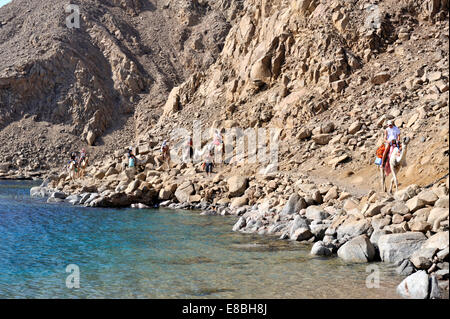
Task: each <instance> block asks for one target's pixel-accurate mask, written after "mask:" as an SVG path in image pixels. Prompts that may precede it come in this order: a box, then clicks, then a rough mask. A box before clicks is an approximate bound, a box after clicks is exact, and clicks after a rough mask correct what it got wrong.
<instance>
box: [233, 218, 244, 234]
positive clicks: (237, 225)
mask: <svg viewBox="0 0 450 319" xmlns="http://www.w3.org/2000/svg"><path fill="white" fill-rule="evenodd" d="M246 224H247V222H246V221H245V218H244V217H242V216H241V217H239V219H238V221H237V222H236V223H235V224H234V226H233V231H238V230H239V229H242V228H244V227H245V225H246Z"/></svg>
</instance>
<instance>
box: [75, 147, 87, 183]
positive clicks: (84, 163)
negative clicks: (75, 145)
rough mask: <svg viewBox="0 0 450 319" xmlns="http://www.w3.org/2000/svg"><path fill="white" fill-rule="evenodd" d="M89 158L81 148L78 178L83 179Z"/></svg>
mask: <svg viewBox="0 0 450 319" xmlns="http://www.w3.org/2000/svg"><path fill="white" fill-rule="evenodd" d="M88 163H89V158H88V156H87V153H86V149H84V148H82V149H81V152H80V157H79V158H78V167H79V168H80V177H84V171H85V169H86V167H87V166H88Z"/></svg>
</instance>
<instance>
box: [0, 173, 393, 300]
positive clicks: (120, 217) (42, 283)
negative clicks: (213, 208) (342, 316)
mask: <svg viewBox="0 0 450 319" xmlns="http://www.w3.org/2000/svg"><path fill="white" fill-rule="evenodd" d="M35 184H36V183H34V184H33V183H30V182H11V181H8V182H6V181H5V182H2V181H0V234H1V239H0V298H398V296H397V294H396V292H395V287H396V285H397V284H398V283H399V282H400V281H401V280H402V278H401V277H399V276H397V275H396V274H395V271H394V269H393V268H392V267H390V266H388V265H385V264H382V263H375V264H370V265H371V266H373V265H375V266H377V267H378V269H379V274H380V288H372V289H369V288H367V287H366V277H367V276H368V275H369V271H368V272H366V267H367V264H346V263H344V262H343V261H342V260H340V259H339V258H319V257H313V256H310V255H309V251H310V247H311V246H310V245H306V244H301V243H296V242H289V241H281V240H277V239H276V238H272V237H266V236H264V237H262V236H259V235H248V234H241V233H235V232H232V231H231V228H232V225H233V223H234V222H235V217H222V216H200V215H199V213H198V212H189V211H171V210H163V209H161V210H134V209H100V208H84V207H74V206H71V205H67V204H47V203H45V200H37V199H32V198H30V196H29V188H30V187H31V186H33V185H35ZM69 264H76V265H77V266H78V267H79V269H80V288H79V289H69V288H67V287H66V277H67V276H68V275H69V273H66V266H67V265H69Z"/></svg>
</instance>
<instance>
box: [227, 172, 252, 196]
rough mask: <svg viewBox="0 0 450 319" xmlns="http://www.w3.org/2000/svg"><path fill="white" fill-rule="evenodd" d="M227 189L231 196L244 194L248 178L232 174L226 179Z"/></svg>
mask: <svg viewBox="0 0 450 319" xmlns="http://www.w3.org/2000/svg"><path fill="white" fill-rule="evenodd" d="M227 183H228V191H229V193H230V196H231V197H239V196H242V195H244V192H245V190H246V189H247V186H248V178H247V177H244V176H239V175H234V176H232V177H230V178H229V179H228V180H227Z"/></svg>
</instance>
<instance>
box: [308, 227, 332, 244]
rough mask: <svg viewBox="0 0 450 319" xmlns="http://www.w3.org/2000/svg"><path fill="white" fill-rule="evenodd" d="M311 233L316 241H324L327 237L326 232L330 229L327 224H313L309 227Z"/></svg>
mask: <svg viewBox="0 0 450 319" xmlns="http://www.w3.org/2000/svg"><path fill="white" fill-rule="evenodd" d="M309 228H310V230H311V233H312V234H313V235H314V237H315V238H316V239H319V240H322V239H323V238H324V237H325V232H326V230H327V229H328V225H327V224H315V225H313V224H311V225H309Z"/></svg>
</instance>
